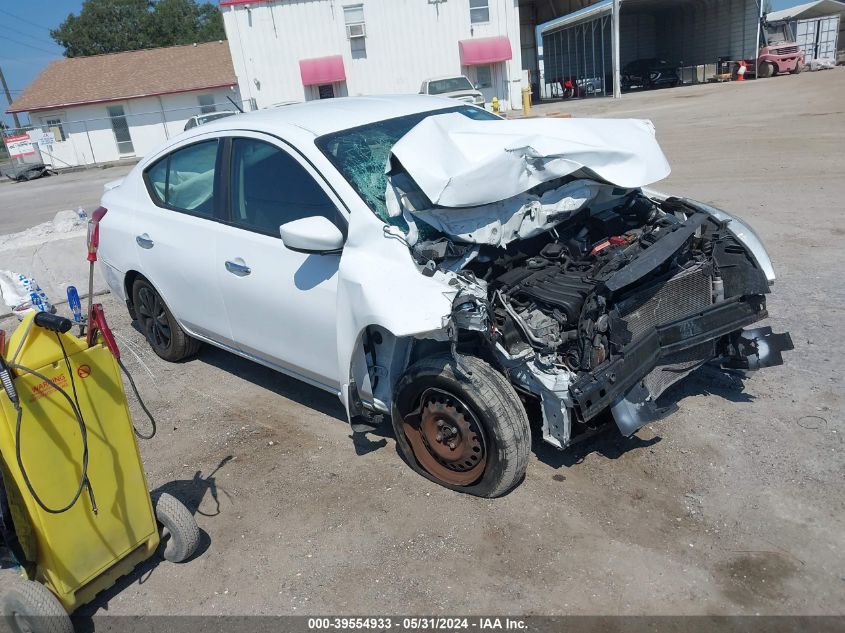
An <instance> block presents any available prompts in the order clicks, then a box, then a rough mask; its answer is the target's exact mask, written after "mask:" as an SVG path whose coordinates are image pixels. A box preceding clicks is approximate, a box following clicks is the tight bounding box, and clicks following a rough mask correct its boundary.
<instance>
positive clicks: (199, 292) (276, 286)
mask: <svg viewBox="0 0 845 633" xmlns="http://www.w3.org/2000/svg"><path fill="white" fill-rule="evenodd" d="M455 105H456V104H455V102H454V101H451V100H449V99H444V98H439V97H427V96H416V95H414V96H397V97H384V98H380V97H373V98H370V97H358V98H346V99H332V100H326V101H322V102H311V103H307V104H295V105H290V106H286V107H285V108H277V109H272V110H264V111H259V112H254V113H248V114H241V115H234V116H231V117H226V118H225V119H221V120H220V121H215V122H211V123H208V124H206V125H203V126H202V128H200V129H192V130H189V131H187V132H185V133H183V134H180V135H179V136H176V137H174V138H172V139H170V140H169V142H168V143H167V144H166V145H165V146H163V147H162V148H161V149H160V150H159V151H158V152H155V153H153V154H150V155H149V156H148V157H147V158H146V159H144V160H143V161H142V162H141V163H139V164H138V165H137V166H136V167H135V168H134V169H133V170H132V171H131V172H130V173H129V174H128V175H127V176H126V178H125V179H124V181H123V183H122V184H120V185H119V186H117V187H115V188H113V189H111V190H109V191H107V192H106V193H105V195H104V196H103V206H105V207H106V208H107V209H109V211H108V213H107V215H106V216H105V218H104V220H103V222H102V224H101V246H100V259H101V261H102V263H103V271H104V274H105V277H106V280H107V281H108V283H109V286H110V287H111V289H112V291H113V292H115V294H116V295H118V296H121V297H123V298H127V297H126V291H125V288H124V286H125V280H126V276H127V274H130V273H132V274H134V273H135V272H137V273H139V274H141V275H143V276H144V277H146V278H147V279H148V280H149V281H150V283H151V284H152V285H153V286H154V287H155V288H156V289H157V290H158V291H159V292H160V294H161V296H162V297H163V299H164V300H165V302H166V303H167V304H168V306H169V307H170V308H171V311H172V313H173V315H174V317H175V318H176V319H177V321H178V322H179V323H180V325H181V326H183V328H184V329H185V330H186V331H187V332H188V333H189V334H191V335H193V336H196V337H197V338H199V339H202V340H205V341H208V342H212V343H214V344H217V345H219V346H220V347H222V348H224V349H227V350H230V351H233V352H235V353H238V354H240V355H242V356H244V357H246V358H249V359H252V360H256V361H257V362H260V363H262V364H265V365H267V366H270V367H273V368H274V369H277V370H279V371H282V372H284V373H287V374H289V375H292V376H295V377H297V378H300V379H302V380H304V381H306V382H308V383H310V384H312V385H316V386H318V387H320V388H322V389H325V390H327V391H329V392H332V393H336V394H337V395H339V397H340V398H341V400H342V402H343V403H344V405H345V406H346V408H347V412H348V413H349V415H350V418H351V416H352V415H353V403H352V402H350V401H349V396H350V392H351V389H350V385H351V384H352V383H353V382H354V383H355V391H356V392H357V394H358V395H359V396H360V397H361V399H362V400H363V401H364V403H365V404H367V405H369V406H370V407H372V408H375V409H376V410H379V411H383V412H389V411H390V399H391V394H390V388H391V387H390V385H391V384H392V383H391V381H389V380H385V381H380V384H381V385H382V386H381V388H380V389H379V390H378V391H379V392H378V393H375V392H374V389H373V387H372V385H371V384H370V380H371V377H370V372H371V371H372V372H376V375H379V374H378V373H377V372H385V373H386V374H387V375H388V377H390V378H391V379H392V378H394V377H395V376H394V374H393V373H392V372H394V371H396V370H398V371H401V370H402V369H404V361H405V360H407V359H406V358H404V357H403V353H404V351H403V350H405V349H409V346H408V345H407V341H410V340H411V339H431V340H435V341H440V342H447V341H449V340H450V339H452V336H453V334H454V332H452V331H451V330H452V326H453V321H452V318H453V302H454V301H455V299H456V297H457V296H458V294H459V292H469V293H471V292H476V291H477V294H476V295H475V296H476V297H477V298H479V299H482V301H481V302H480V303H482V304H483V303H484V302H485V301H486V294H485V291H484V287H485V286H486V284H484V282H478V283H476V284H475V286H477V288H473V286H474V284H473V283H471V282H467V281H466V280H462V281H461V282H460V283H455V282H456V274H455V273H454V272H450V271H443V270H437V271H435V272H434V273H433V274H432V275H430V276H426V275H424V274H421V272H420V267H419V266H418V264H417V263H416V262H415V261H414V258H413V256H412V254H411V252H410V250H409V242H410V241H411V240H410V239H409V237H408V236H406V235H405V234H404V233H403V232H402V231H401V230H399V229H398V228H396V227H393V226H389V225H386V224H385V223H384V222H383V221H382V220H381V219H380V218H379V217H378V216H377V215H376V214H375V213H374V212H373V210H372V209H370V207H368V206H367V204H366V203H365V202H364V200H363V199H362V198H361V196H360V195H359V194H358V193H357V192H356V191H355V189H353V187H352V185H350V183H349V182H348V181H347V180H346V179H345V178H344V177H343V176H342V175H341V174H340V173H339V172H338V170H337V168H336V167H335V166H334V165H333V164H332V163H331V162H330V161H329V159H328V158H327V157H326V156H325V155H324V154H323V153H322V152H321V151H320V149H319V148H318V147H317V145H316V144H315V139H316V138H317V137H319V136H321V135H323V134H328V133H331V132H336V131H339V130H345V129H349V128H355V127H358V126H361V125H365V124H368V123H374V122H377V121H382V120H386V119H391V118H395V117H400V116H403V115H409V114H416V113H421V112H428V111H433V110H438V109H447V108H452V107H455ZM455 116H457V115H455ZM494 123H495V125H493V124H494ZM508 123H510V122H501V121H496V122H491V123H486V122H485V123H483V124H481V123H480V122H476V121H470V120H469V119H468V118H467V119H466V121H460V122H455V121H454V116H452V115H444V116H438V117H432V118H429V119H426V120H425V121H424V122H423V124H421V125H418V126H417V127H416V128H414V130H413V131H412V132H411V133H409V134H407V135H406V136H405V137H403V139H402V140H400V141H399V143H397V144H396V145H395V146H394V155H395V156H396V157H397V158H398V159H399V161H400V162H401V164H402V166H403V168H405V169H406V170H407V171H408V173H409V174H413V176H414V178H415V179H416V180H417V181H418V184H419V185H420V186H421V187H422V188H423V190H424V191H425V192H426V193H427V194H428V195H429V196H430V197H431V201H432V202H433V203H434V204H439V205H441V206H450V205H451V206H455V207H479V206H480V205H485V204H493V203H498V202H500V201H502V200H505V199H508V198H513V197H515V196H516V197H518V196H519V195H520V194H522V193H524V192H526V191H527V190H528V189H530V188H531V187H533V186H534V185H536V184H538V183H543V182H548V181H549V180H552V179H554V178H559V177H561V176H564V175H569V174H572V173H574V172H576V171H579V170H582V169H583V168H588V169H589V170H590V171H591V172H592V173H594V174H596V175H598V176H599V177H602V178H604V179H606V180H607V181H609V182H611V183H615V184H617V185H619V186H621V187H628V188H637V187H641V186H642V185H645V184H648V183H650V182H654V181H656V180H659V179H660V178H663V177H665V175H667V174H668V173H669V167H668V164H667V163H666V159H665V156H663V153H662V152H661V151H660V148H659V146H658V145H657V143H656V141H655V140H654V129H653V127H652V126H651V124H650V123H649V122H643V121H635V122H631V121H615V122H614V121H602V122H601V124H599V123H597V122H587V123H582V122H579V121H577V120H576V121H561V120H554V121H549V120H546V121H540V120H537V121H521V122H518V125H508ZM496 126H504V127H502V128H501V130H497V128H496ZM420 130H422V131H420ZM500 132H501V133H500ZM225 136H238V137H244V136H245V137H253V138H259V139H261V140H264V141H267V142H270V143H272V144H275V145H277V146H278V147H280V148H282V149H283V150H285V151H287V152H288V153H289V154H291V155H293V156H295V158H296V160H297V161H298V162H299V163H300V165H302V166H303V167H304V168H305V169H306V171H307V172H308V173H309V174H310V175H311V176H312V177H313V178H314V179H315V180H316V182H317V183H319V185H320V186H321V187H322V188H323V189H324V191H325V193H326V194H327V195H328V196H329V198H330V199H331V200H332V201H334V202H335V204H336V206H337V207H338V210H339V211H340V213H341V215H342V216H343V217H346V218H347V219H348V226H347V227H345V228H346V242H345V244H344V248H343V250H342V252H341V253H339V254H338V253H328V254H308V253H302V252H297V251H294V250H291V249H290V248H287V247H286V246H285V245H284V244H283V242H282V241H281V239H280V238H279V237H273V236H269V235H265V234H261V233H255V232H251V231H248V230H246V229H242V228H238V227H235V226H231V225H229V224H226V223H224V222H223V221H218V220H212V219H201V218H197V217H194V216H191V215H187V214H183V213H179V212H176V211H170V210H167V209H163V208H161V207H159V206H157V205H156V204H154V203H153V201H152V199H151V198H150V196H149V193H148V191H147V189H146V186H145V184H144V182H143V173H144V170H145V169H146V168H147V167H148V166H149V165H151V164H153V163H154V162H155V161H157V160H158V159H159V158H161V157H162V156H164V155H165V154H167V153H168V152H171V151H174V150H175V149H178V148H179V147H181V146H183V145H187V144H190V143H193V142H196V141H199V140H202V139H204V138H221V137H225ZM409 138H410V140H409ZM602 187H607V188H610V189H612V188H613V187H612V186H610V185H602ZM386 193H387V198H388V201H389V200H390V191H389V188H388V191H387V192H386ZM614 195H615V194H614ZM582 197H583V200H582V199H581V198H578V197H577V196H575V195H573V196H572V197H571V198H567V201H566V202H565V204H564V205H563V207H561V209H559V211H560V212H561V213H564V212H565V213H568V214H571V212H572V211H573V210H577V209H578V208H580V205H581V204H582V203H584V201H585V200H586V199H587V196H586V195H585V196H582ZM590 200H591V201H592V202H595V199H594V198H591V199H590ZM523 206H524V205H518V207H519V208H520V209H521V208H522V207H523ZM564 207H565V208H564ZM532 208H533V207H532ZM497 209H498V211H501V209H499V208H498V207H497ZM483 215H484V214H483V213H482V216H483ZM525 217H526V218H527V217H528V214H527V215H526V216H525ZM441 219H442V220H443V221H444V222H447V223H448V220H449V219H448V218H447V217H445V216H443V217H442V218H441ZM562 219H563V218H561V221H562ZM532 221H533V222H535V224H531V223H530V222H529V223H528V224H526V226H525V227H522V226H521V225H520V226H519V227H511V229H512V230H511V234H512V237H513V236H515V237H514V239H516V238H522V237H525V236H527V235H533V234H535V229H536V230H538V231H545V230H547V229H548V228H551V227H552V226H554V224H555V222H554V220H553V219H551V218H548V217H547V218H546V219H545V220H544V219H542V218H540V219H536V218H534V219H532ZM473 222H476V224H479V225H484V224H485V221H484V217H482V218H481V219H480V220H479V219H477V218H476V219H474V220H473ZM495 222H498V223H499V226H505V225H507V224H508V222H507V218H505V217H504V216H503V215H501V214H499V215H496V214H495V213H493V212H491V213H490V222H488V223H487V224H491V223H492V224H494V223H495ZM523 229H525V231H524V232H522V230H523ZM138 236H141V237H142V238H144V237H146V238H148V239H149V240H151V241H152V243H153V246H152V247H151V248H144V247H143V246H141V245H140V244H138V243H137V242H136V238H137V237H138ZM142 241H143V240H142ZM487 243H494V242H490V241H489V240H488V242H487ZM226 262H232V263H234V264H236V265H237V266H238V267H246V268H248V269H249V272H248V273H245V274H234V273H233V272H231V270H228V269H227V267H226ZM241 272H243V271H241ZM461 300H463V295H462V296H461ZM370 328H376V329H379V328H380V329H382V330H384V331H385V332H386V333H388V334H389V336H390V338H391V341H392V343H391V345H390V351H389V352H388V354H389V355H390V356H389V359H388V361H387V362H389V366H381V365H380V366H377V367H372V368H368V364H367V359H366V358H365V356H364V353H363V350H362V335H363V333H364V332H365V331H366V330H368V329H370ZM391 359H392V360H391ZM515 362H516V361H515ZM515 366H516V365H515ZM555 372H557V373H549V374H548V375H545V374H543V373H542V372H541V371H540V370H538V372H537V373H536V374H532V375H531V376H529V375H527V374H525V375H523V376H522V377H521V378H520V377H519V376H518V375H515V376H512V379H513V380H515V381H520V382H521V384H523V386H525V387H526V388H528V387H530V386H532V385H535V387H536V388H535V392H536V393H541V394H542V395H543V398H544V415H545V416H546V417H547V419H548V420H549V421H548V423H547V424H549V425H552V424H554V425H559V424H562V423H563V421H562V416H565V415H567V414H566V409H565V407H564V408H562V404H561V403H562V402H563V400H562V398H563V397H564V396H562V395H560V394H564V393H565V392H566V389H567V388H568V384H569V383H568V382H567V380H565V378H566V376H564V375H563V373H564V372H563V371H562V370H561V371H558V370H555ZM567 375H568V374H567ZM532 376H533V377H532ZM544 381H545V382H544ZM537 385H539V386H537ZM547 396H548V397H547ZM563 405H565V402H563ZM555 408H557V410H555ZM555 416H557V417H555Z"/></svg>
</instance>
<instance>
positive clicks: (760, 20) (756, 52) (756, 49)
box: [754, 0, 766, 77]
mask: <svg viewBox="0 0 845 633" xmlns="http://www.w3.org/2000/svg"><path fill="white" fill-rule="evenodd" d="M758 2H759V4H760V16H759V18H758V20H757V42H756V45H755V47H754V76H755V77H757V58H758V57H759V56H760V31H761V29H762V28H763V5H764V4H765V2H766V0H758Z"/></svg>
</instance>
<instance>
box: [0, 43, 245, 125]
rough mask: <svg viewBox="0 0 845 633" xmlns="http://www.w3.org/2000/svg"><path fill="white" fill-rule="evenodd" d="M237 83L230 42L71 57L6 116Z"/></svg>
mask: <svg viewBox="0 0 845 633" xmlns="http://www.w3.org/2000/svg"><path fill="white" fill-rule="evenodd" d="M236 84H237V78H236V77H235V69H234V67H233V66H232V56H231V54H230V53H229V44H228V42H226V41H217V42H206V43H204V44H188V45H185V46H168V47H165V48H148V49H144V50H140V51H127V52H125V53H110V54H106V55H93V56H91V57H67V58H63V59H59V60H56V61H54V62H53V63H51V64H50V65H49V66H47V68H45V69H44V70H43V71H41V74H39V75H38V77H36V78H35V80H34V81H33V82H32V83H31V84H29V85H28V86H27V87H26V89H25V90H24V91H23V92H22V93H21V94H20V96H18V98H17V99H15V100H14V102H13V103H12V104H11V105H10V106H9V109H8V110H6V112H9V113H12V112H32V111H35V110H48V109H53V108H60V107H67V106H73V105H82V104H86V103H102V102H108V101H119V100H123V99H133V98H136V97H148V96H154V95H164V94H173V93H177V92H188V91H191V90H202V89H207V88H214V87H220V86H233V85H236Z"/></svg>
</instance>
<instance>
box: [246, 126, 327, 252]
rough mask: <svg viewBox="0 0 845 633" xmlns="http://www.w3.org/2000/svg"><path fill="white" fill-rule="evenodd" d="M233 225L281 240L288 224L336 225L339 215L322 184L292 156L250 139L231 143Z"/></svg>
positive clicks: (272, 146) (268, 144)
mask: <svg viewBox="0 0 845 633" xmlns="http://www.w3.org/2000/svg"><path fill="white" fill-rule="evenodd" d="M231 192H232V193H231V195H232V222H233V223H234V224H235V226H238V227H241V228H244V229H249V230H251V231H256V232H258V233H264V234H266V235H270V236H272V237H279V227H280V226H281V225H282V224H285V223H287V222H292V221H293V220H299V219H302V218H309V217H313V216H323V217H325V218H328V219H329V220H331V221H332V222H335V223H336V224H337V216H338V211H337V207H335V205H334V203H333V202H332V201H331V199H330V198H329V197H328V195H326V192H325V191H323V189H322V187H320V185H319V183H317V181H316V180H314V178H313V177H312V176H311V174H309V173H308V172H307V171H306V170H305V168H304V167H303V166H302V165H300V164H299V163H298V162H297V161H296V160H295V159H294V158H293V157H292V156H291V155H290V154H288V153H287V152H285V151H283V150H281V149H279V148H278V147H276V146H275V145H271V144H270V143H265V142H264V141H258V140H255V139H250V138H236V139H233V141H232V182H231Z"/></svg>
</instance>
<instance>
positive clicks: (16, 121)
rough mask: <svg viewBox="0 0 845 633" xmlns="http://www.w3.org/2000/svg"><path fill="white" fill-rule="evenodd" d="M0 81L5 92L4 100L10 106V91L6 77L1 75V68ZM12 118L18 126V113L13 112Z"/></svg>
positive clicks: (1, 72)
mask: <svg viewBox="0 0 845 633" xmlns="http://www.w3.org/2000/svg"><path fill="white" fill-rule="evenodd" d="M0 83H2V84H3V92H5V93H6V101H8V102H9V107H12V93H11V92H9V86H8V85H7V84H6V78H5V77H4V76H3V69H2V68H0ZM12 118H13V119H14V120H15V127H20V126H21V122H20V121H18V113H17V112H13V113H12Z"/></svg>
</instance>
